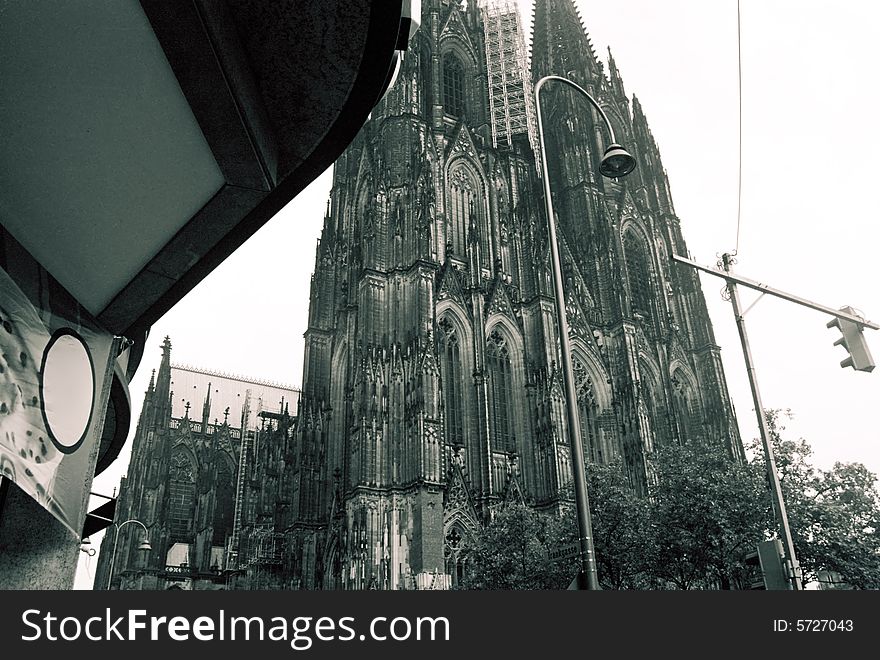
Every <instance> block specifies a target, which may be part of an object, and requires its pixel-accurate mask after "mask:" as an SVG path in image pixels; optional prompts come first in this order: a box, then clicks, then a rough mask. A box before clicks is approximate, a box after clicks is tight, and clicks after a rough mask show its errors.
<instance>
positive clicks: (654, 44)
mask: <svg viewBox="0 0 880 660" xmlns="http://www.w3.org/2000/svg"><path fill="white" fill-rule="evenodd" d="M520 4H521V5H522V6H523V8H524V11H526V12H527V13H526V16H530V5H531V3H530V2H521V3H520ZM577 4H578V6H579V7H580V10H581V14H582V17H583V19H584V23H585V25H586V27H587V30H588V31H589V34H590V37H591V38H592V42H593V46H594V48H595V50H596V52H597V54H598V55H599V57H600V58H601V59H602V60H606V59H607V46H608V45H611V47H612V53H613V54H614V59H615V61H616V63H617V66H618V69H619V70H620V72H621V75H622V76H623V81H624V85H625V88H626V91H627V93H628V94H630V95H632V94H633V93H635V94H636V95H637V96H638V97H639V100H640V101H641V103H642V106H643V108H644V110H645V114H646V115H647V118H648V121H649V124H650V126H651V129H652V132H653V134H654V137H655V139H656V140H657V142H658V144H659V146H660V152H661V155H662V158H663V163H664V165H665V167H666V169H667V171H668V173H669V178H670V183H671V186H672V194H673V199H674V203H675V208H676V211H677V214H678V216H679V217H680V218H681V220H682V229H683V232H684V235H685V239H686V240H687V243H688V247H689V248H690V250H691V252H692V254H693V255H694V258H695V259H696V260H697V261H700V262H701V263H705V264H714V262H715V261H716V255H718V254H720V253H722V252H725V251H731V250H733V248H734V247H735V243H736V216H737V212H736V199H737V151H738V148H737V144H738V143H737V139H738V130H737V126H738V114H737V104H738V101H737V98H738V97H737V3H736V0H714V1H712V2H706V1H705V0H613V1H608V0H606V1H605V2H596V1H587V0H579V2H578V3H577ZM741 16H742V79H743V93H742V107H743V136H742V137H743V178H742V226H741V234H740V243H739V264H738V265H737V267H736V271H735V272H737V273H738V274H740V275H743V276H745V277H748V278H751V279H755V280H758V281H761V282H763V283H765V284H769V285H770V286H773V287H775V288H777V289H782V290H784V291H788V292H791V293H794V294H796V295H800V296H802V297H805V298H809V299H812V300H815V301H816V302H819V303H822V304H825V305H828V306H830V307H840V306H842V305H846V304H848V305H851V306H853V307H855V308H858V309H860V310H862V312H863V313H864V315H865V316H866V317H867V318H868V319H871V320H874V321H880V293H878V290H877V275H876V272H877V271H876V269H875V267H874V266H873V259H874V258H875V253H876V250H877V244H878V238H880V231H878V229H877V222H878V218H877V217H876V216H877V211H876V208H875V207H874V206H873V205H872V204H871V200H872V199H873V198H872V196H871V195H872V194H871V193H870V190H872V189H874V188H873V186H874V185H877V183H876V180H877V178H878V176H880V167H878V165H877V160H876V154H877V153H880V123H878V121H877V118H878V116H880V108H878V105H880V77H878V76H877V74H876V67H877V65H878V63H880V27H878V26H880V6H878V5H876V4H874V3H869V2H865V0H836V1H835V2H831V0H824V1H819V0H742V7H741ZM530 22H531V20H530V18H527V19H526V23H527V24H530ZM330 183H331V180H330V175H329V172H327V173H325V174H324V175H322V176H321V177H320V178H319V179H317V180H316V181H315V182H314V183H313V184H312V185H311V186H310V187H309V188H308V189H307V190H306V191H304V192H303V193H302V194H301V195H300V196H299V197H297V198H296V199H295V200H294V201H293V202H291V203H290V204H289V205H288V206H287V207H286V208H285V209H284V210H283V211H282V212H281V213H279V214H278V215H277V216H276V217H275V218H273V219H272V220H271V221H270V222H269V223H268V224H267V225H266V226H265V227H264V228H263V229H261V230H260V231H259V232H258V233H257V234H256V235H255V236H254V237H253V238H252V239H251V240H250V241H249V242H248V243H247V244H245V245H244V246H242V247H241V248H240V249H239V250H238V251H237V252H236V253H235V254H234V255H233V256H231V257H230V258H229V259H228V260H227V261H226V262H224V263H223V264H222V265H221V266H220V267H218V268H217V269H216V270H215V271H214V272H213V273H212V274H211V275H210V276H209V277H208V278H207V279H206V280H205V281H204V282H202V284H200V285H199V286H198V287H197V288H196V289H195V290H193V291H192V292H191V293H190V294H189V295H188V296H187V297H186V298H184V299H183V300H182V301H181V302H180V303H179V304H178V305H177V306H175V307H174V309H172V310H171V311H170V312H169V313H168V314H167V315H166V316H165V317H164V318H162V319H161V320H160V321H159V322H158V323H156V325H155V326H153V331H152V334H151V336H150V338H149V340H148V343H147V349H146V354H145V355H144V360H143V362H142V364H141V367H140V370H139V371H138V374H137V376H136V377H135V379H134V381H133V382H132V383H131V386H130V389H131V394H132V404H133V406H134V419H135V420H136V419H137V416H138V414H139V411H140V405H141V403H142V401H143V393H144V391H145V390H146V387H147V383H148V382H149V379H150V371H151V369H153V368H157V367H158V365H159V360H160V357H161V351H160V348H159V346H160V344H161V341H162V338H163V337H164V336H165V335H166V334H168V335H170V336H171V341H172V344H173V349H172V360H173V361H176V362H183V363H187V364H191V365H195V366H200V367H205V368H210V369H215V370H222V371H227V372H233V373H239V374H243V375H248V376H252V377H255V378H262V379H269V380H274V381H280V382H292V383H294V384H296V385H299V384H301V383H300V381H301V378H302V359H303V341H302V334H303V332H304V331H305V329H306V319H307V313H308V301H309V299H308V296H309V278H310V275H311V272H312V268H313V265H314V248H315V241H316V239H317V237H318V235H319V233H320V229H321V224H322V219H323V215H324V208H325V204H326V199H327V195H328V192H329V188H330ZM701 279H702V283H703V291H704V293H705V295H706V299H707V302H708V304H709V311H710V315H711V317H712V322H713V324H714V327H715V333H716V338H717V341H718V343H719V344H720V345H721V347H722V356H723V359H724V366H725V370H726V372H727V378H728V385H729V388H730V392H731V396H732V398H733V401H734V405H735V407H736V411H737V415H738V418H739V425H740V429H741V432H742V436H743V439H744V440H748V439H750V438H753V437H756V436H757V422H756V421H755V415H754V412H753V406H752V400H751V396H750V393H749V388H748V381H747V379H746V373H745V367H744V364H743V360H742V353H741V350H740V345H739V339H738V336H737V332H736V326H735V324H734V321H733V314H732V311H731V308H730V304H729V303H727V302H724V301H723V300H722V299H721V297H720V290H721V288H722V284H723V282H722V281H721V280H720V279H718V278H715V277H713V276H711V275H702V276H701ZM741 295H742V297H743V303H744V305H746V306H747V305H748V304H749V303H750V302H751V301H752V300H754V298H755V297H756V295H757V294H755V293H754V292H751V291H749V290H746V289H741ZM829 319H830V317H828V316H825V315H823V314H821V313H819V312H815V311H813V310H809V309H806V308H802V307H798V306H796V305H794V304H792V303H788V302H785V301H783V300H778V299H775V298H771V297H770V296H765V297H764V299H763V300H761V302H760V303H759V304H758V305H757V306H756V307H755V308H753V309H752V310H751V311H750V312H749V313H748V315H747V317H746V320H747V325H748V330H749V334H750V338H751V342H752V350H753V353H754V359H755V363H756V371H757V375H758V379H759V382H760V386H761V390H762V394H763V398H764V404H765V406H766V407H772V408H791V409H792V411H793V412H794V414H795V418H794V420H793V421H792V422H790V423H789V424H788V428H789V431H790V434H789V435H790V437H797V436H803V437H804V438H806V439H807V440H808V441H809V442H810V443H811V444H812V446H813V449H814V452H815V455H814V460H815V463H816V464H817V465H819V466H825V467H830V466H831V465H832V464H833V463H834V462H835V461H838V460H839V461H860V462H863V463H865V464H866V465H867V466H868V468H869V469H871V470H872V471H873V472H875V473H878V472H880V368H878V369H877V370H875V372H874V373H871V374H866V373H861V372H855V371H853V370H852V369H842V368H841V367H840V366H839V362H840V360H842V359H843V358H844V357H846V351H845V350H844V349H843V348H842V347H839V346H837V347H835V346H833V342H834V341H835V340H836V339H837V338H838V336H839V333H838V332H837V330H833V329H827V328H826V327H825V323H826V322H827V321H828V320H829ZM865 333H866V335H867V337H868V341H869V343H870V344H871V346H872V349H873V352H874V356H875V358H877V359H878V360H880V332H877V331H872V330H866V331H865ZM134 426H135V424H133V425H132V435H133V433H134ZM130 448H131V436H130V438H129V442H128V444H127V445H126V448H125V449H124V450H123V456H122V457H121V458H120V459H119V460H117V461H116V463H115V464H114V465H113V466H112V467H111V468H110V469H109V470H107V472H106V473H105V474H102V475H100V476H99V477H98V478H97V479H96V480H95V484H94V486H93V490H94V491H97V492H102V493H108V494H109V493H110V492H111V491H112V490H113V488H114V487H115V486H116V484H118V482H119V477H120V475H122V474H124V472H125V467H124V465H125V464H127V462H128V455H129V451H130ZM98 539H99V535H97V536H96V537H95V538H93V539H92V540H93V542H94V543H95V545H96V546H97V542H98ZM82 557H83V560H84V561H83V562H81V565H80V570H79V572H78V575H77V587H78V588H89V587H90V586H91V583H92V576H93V574H94V565H95V561H96V558H93V559H91V560H88V561H86V556H85V555H82Z"/></svg>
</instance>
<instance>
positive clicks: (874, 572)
mask: <svg viewBox="0 0 880 660" xmlns="http://www.w3.org/2000/svg"><path fill="white" fill-rule="evenodd" d="M766 415H767V421H768V426H769V430H770V440H771V442H772V444H773V448H774V453H775V455H776V467H777V471H778V472H779V477H780V482H781V485H782V492H783V497H784V498H785V503H786V508H787V510H788V517H789V523H790V526H791V531H792V538H793V540H794V544H795V552H796V553H797V556H798V561H799V562H800V564H801V568H802V570H803V572H804V578H805V580H818V579H819V576H820V571H830V572H833V573H836V574H837V577H838V579H840V580H842V581H843V582H845V583H846V584H848V585H850V586H852V587H854V588H857V589H880V495H878V492H877V477H876V475H874V474H873V473H871V472H870V471H869V470H868V469H867V468H866V467H865V466H864V465H863V464H861V463H840V462H838V463H835V464H834V466H833V467H832V468H831V469H830V470H820V469H816V468H814V467H813V465H812V464H811V463H810V460H809V459H810V456H811V455H812V449H811V447H810V445H809V444H808V443H807V442H806V441H805V440H804V439H803V438H800V439H798V440H796V441H793V440H786V439H784V438H783V437H782V434H783V431H785V426H784V424H783V422H784V419H785V418H786V417H788V418H790V417H791V412H790V411H781V410H768V411H766ZM755 453H756V457H755V459H754V460H753V466H754V469H755V471H756V473H759V474H761V475H762V476H763V474H764V469H765V468H764V460H763V453H759V452H758V451H757V447H756V448H755Z"/></svg>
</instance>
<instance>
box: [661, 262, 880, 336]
mask: <svg viewBox="0 0 880 660" xmlns="http://www.w3.org/2000/svg"><path fill="white" fill-rule="evenodd" d="M725 256H727V257H728V258H729V257H730V255H725ZM672 260H673V261H675V262H678V263H680V264H685V265H687V266H690V267H691V268H696V269H697V270H701V271H703V272H704V273H709V274H710V275H715V276H716V277H721V278H724V279H725V280H727V281H728V283H733V282H735V283H736V284H742V285H743V286H745V287H748V288H749V289H754V290H755V291H760V292H761V293H768V294H770V295H771V296H776V297H777V298H782V299H783V300H787V301H789V302H793V303H796V304H798V305H801V306H803V307H809V308H810V309H815V310H816V311H819V312H825V313H826V314H830V315H831V316H836V317H837V318H839V319H845V320H847V321H852V322H853V323H856V324H858V325H860V326H862V327H865V328H871V330H880V325H877V324H876V323H872V322H871V321H867V320H865V319H863V318H862V317H861V316H856V315H855V314H850V313H849V312H846V311H844V310H842V309H834V308H832V307H828V306H826V305H820V304H819V303H816V302H813V301H812V300H807V299H806V298H801V297H800V296H796V295H794V294H792V293H786V292H785V291H780V290H779V289H774V288H773V287H772V286H767V285H766V284H761V283H760V282H755V281H754V280H750V279H747V278H745V277H741V276H739V275H734V274H733V273H731V272H730V271H729V270H725V272H721V271H719V270H716V269H715V268H709V266H703V265H702V264H699V263H697V262H696V261H692V260H690V259H686V258H685V257H680V256H679V255H677V254H673V255H672Z"/></svg>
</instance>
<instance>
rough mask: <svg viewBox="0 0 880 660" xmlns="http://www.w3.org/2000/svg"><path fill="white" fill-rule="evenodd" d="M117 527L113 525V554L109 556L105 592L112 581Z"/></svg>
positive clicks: (117, 535)
mask: <svg viewBox="0 0 880 660" xmlns="http://www.w3.org/2000/svg"><path fill="white" fill-rule="evenodd" d="M119 527H120V525H113V529H114V530H116V535H115V536H114V537H113V554H112V555H110V572H109V573H108V576H107V591H110V589H111V588H112V587H111V584H110V583H111V582H112V581H113V563H114V562H115V561H116V544H117V543H119Z"/></svg>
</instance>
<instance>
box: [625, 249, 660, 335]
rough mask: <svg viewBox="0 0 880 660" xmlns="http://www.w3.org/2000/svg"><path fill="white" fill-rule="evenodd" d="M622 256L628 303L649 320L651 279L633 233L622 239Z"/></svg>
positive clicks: (641, 250)
mask: <svg viewBox="0 0 880 660" xmlns="http://www.w3.org/2000/svg"><path fill="white" fill-rule="evenodd" d="M623 256H624V260H625V261H626V277H627V281H628V282H629V293H630V303H631V304H632V308H633V311H635V312H639V313H641V314H642V315H643V316H644V317H645V318H646V319H649V318H651V313H650V312H651V299H652V298H653V296H652V295H651V277H650V272H649V270H648V258H647V255H646V253H645V247H644V244H643V243H642V241H640V240H639V239H638V238H637V237H636V235H635V234H634V233H633V232H628V233H627V234H626V236H625V237H624V239H623Z"/></svg>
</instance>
